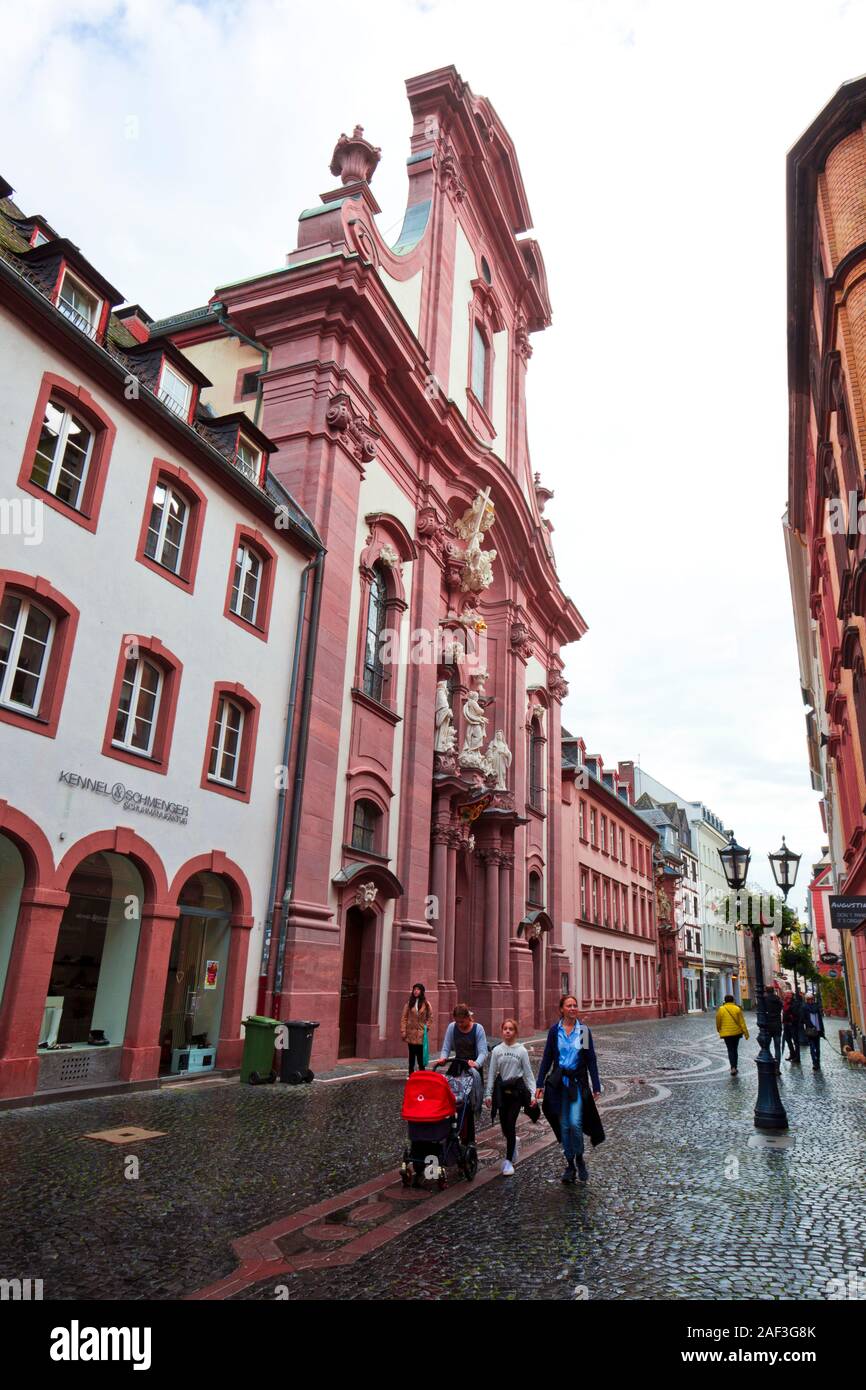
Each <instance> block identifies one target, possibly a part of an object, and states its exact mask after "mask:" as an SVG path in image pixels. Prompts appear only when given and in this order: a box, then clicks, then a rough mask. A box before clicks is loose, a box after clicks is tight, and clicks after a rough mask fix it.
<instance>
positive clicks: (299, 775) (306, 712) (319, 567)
mask: <svg viewBox="0 0 866 1390" xmlns="http://www.w3.org/2000/svg"><path fill="white" fill-rule="evenodd" d="M324 560H325V552H324V550H320V551H319V553H318V555H317V556H316V558H315V560H314V561H313V571H314V577H313V598H312V606H311V609H310V636H309V640H308V643H307V655H306V662H305V670H304V690H303V695H302V697H301V724H300V729H299V731H298V749H297V754H296V757H295V778H294V785H293V787H292V806H291V812H290V815H289V832H288V847H287V849H286V877H285V885H284V889H283V899H282V903H281V907H280V936H279V943H278V946H277V958H276V962H275V969H274V991H273V999H274V1006H273V1014H274V1017H275V1018H279V1016H280V995H281V993H282V988H283V968H284V964H285V959H284V958H285V950H286V936H287V934H288V919H289V903H290V902H291V899H292V894H293V892H294V887H295V872H296V869H297V861H298V843H299V840H300V828H301V809H302V806H303V800H304V782H305V779H306V771H307V743H308V741H309V734H310V709H311V706H312V696H313V676H314V674H315V669H316V649H317V645H318V634H319V612H320V609H321V602H322V580H323V575H324Z"/></svg>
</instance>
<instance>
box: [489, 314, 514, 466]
mask: <svg viewBox="0 0 866 1390" xmlns="http://www.w3.org/2000/svg"><path fill="white" fill-rule="evenodd" d="M508 357H509V346H508V329H507V328H503V330H502V332H501V333H494V335H493V382H492V395H493V400H492V407H493V408H492V410H491V413H490V414H491V419H492V420H493V428H494V429H495V431H496V438H495V439H494V441H493V449H494V452H495V453H496V454H498V455H499V457H500V458H501V459H502V462H503V463H504V462H505V459H506V455H507V453H508Z"/></svg>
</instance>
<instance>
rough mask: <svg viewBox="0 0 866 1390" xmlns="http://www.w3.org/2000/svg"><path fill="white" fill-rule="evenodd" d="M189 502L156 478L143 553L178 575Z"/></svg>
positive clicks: (174, 489)
mask: <svg viewBox="0 0 866 1390" xmlns="http://www.w3.org/2000/svg"><path fill="white" fill-rule="evenodd" d="M188 517H189V505H188V504H187V501H186V499H185V498H184V497H183V495H182V494H181V493H180V492H178V490H177V489H176V488H173V487H171V486H169V484H168V483H167V482H164V481H163V480H162V479H158V480H157V482H156V484H155V486H154V489H153V498H152V501H151V507H150V518H149V520H148V524H147V539H146V541H145V544H144V553H145V555H147V557H148V559H150V560H154V561H155V562H156V563H157V564H158V565H164V566H165V568H166V569H167V570H171V572H172V574H179V573H180V567H181V560H182V558H183V545H184V539H185V535H186V526H187V520H188Z"/></svg>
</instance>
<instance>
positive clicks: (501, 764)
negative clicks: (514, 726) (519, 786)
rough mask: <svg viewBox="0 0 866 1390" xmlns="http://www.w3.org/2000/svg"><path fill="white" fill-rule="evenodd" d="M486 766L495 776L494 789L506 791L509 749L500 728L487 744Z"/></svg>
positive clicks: (509, 764)
mask: <svg viewBox="0 0 866 1390" xmlns="http://www.w3.org/2000/svg"><path fill="white" fill-rule="evenodd" d="M487 766H488V768H489V769H490V771H491V773H492V774H493V776H494V777H495V778H496V790H497V791H499V792H504V791H507V790H508V788H507V786H506V778H507V776H508V769H509V768H510V766H511V749H510V748H509V747H508V744H507V743H506V742H505V734H504V733H503V732H502V730H501V729H497V730H496V737H495V738H492V739H491V740H490V742H489V743H488V745H487Z"/></svg>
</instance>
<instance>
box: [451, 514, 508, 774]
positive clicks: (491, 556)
mask: <svg viewBox="0 0 866 1390" xmlns="http://www.w3.org/2000/svg"><path fill="white" fill-rule="evenodd" d="M495 519H496V513H495V511H494V507H493V503H492V502H491V500H490V488H487V490H486V491H485V492H479V493H478V494H477V496H476V498H475V501H474V502H473V503H472V505H471V507H467V509H466V511H465V512H464V513H463V515H462V517H460V519H459V520H458V521H455V523H454V530H455V531H456V533H457V535H458V536H459V537H460V539H461V540H462V541H463V542H464V545H465V549H464V552H463V559H464V561H465V565H464V570H463V580H462V588H463V591H464V592H465V593H480V592H481V590H483V589H489V588H490V585H491V584H492V583H493V561H494V560H495V559H496V551H495V550H482V549H481V540H482V538H483V536H484V533H485V531H489V529H490V527H491V526H492V525H493V523H494V521H495ZM468 602H469V605H470V607H469V609H467V610H466V611H465V612H464V614H463V618H462V619H460V620H459V621H465V620H467V619H469V618H471V620H472V625H473V626H474V627H475V628H476V629H481V628H483V627H484V623H483V620H482V619H481V615H480V614H479V613H478V611H477V607H476V602H477V601H476V600H475V599H471V600H469V601H468ZM470 610H471V611H470ZM475 679H476V681H477V682H478V685H477V688H476V689H472V690H470V691H469V692H468V693H467V696H466V699H465V700H464V702H463V725H464V734H463V747H462V748H461V750H460V755H459V757H458V759H457V762H458V764H459V766H460V767H462V768H467V769H471V770H473V771H477V772H481V773H483V774H484V776H485V777H486V778H487V779H488V780H489V781H492V782H493V785H494V787H495V789H496V790H497V791H507V789H508V769H509V768H510V766H511V749H510V748H509V747H508V744H507V743H506V741H505V734H504V732H503V731H502V729H497V730H496V735H495V737H494V738H492V739H491V740H490V742H489V743H488V745H487V751H486V752H485V751H484V742H485V739H486V737H487V715H486V714H485V713H484V706H485V704H486V703H488V702H487V701H486V700H485V698H484V680H485V679H486V676H485V675H484V674H483V673H480V672H479V673H478V675H477V676H476V677H475ZM434 719H435V731H434V735H433V748H434V751H435V752H436V753H437V754H439V755H440V756H443V757H444V756H445V755H448V754H451V755H453V754H454V753H455V752H456V743H457V739H456V733H455V730H454V714H453V711H452V709H451V702H450V700H449V698H448V682H447V681H445V680H442V681H439V682H438V684H437V686H436V706H435V715H434Z"/></svg>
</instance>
